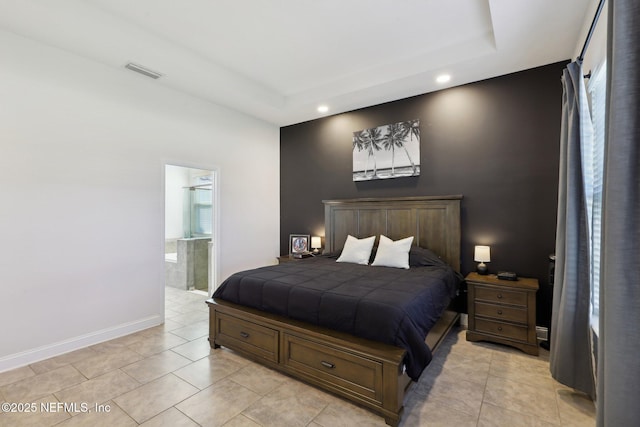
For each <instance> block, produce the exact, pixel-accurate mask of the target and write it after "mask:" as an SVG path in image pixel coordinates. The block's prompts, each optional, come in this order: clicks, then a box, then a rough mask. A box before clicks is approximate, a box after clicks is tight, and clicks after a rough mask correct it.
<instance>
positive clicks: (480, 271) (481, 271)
mask: <svg viewBox="0 0 640 427" xmlns="http://www.w3.org/2000/svg"><path fill="white" fill-rule="evenodd" d="M476 271H477V272H478V274H481V275H483V276H484V275H486V274H488V273H489V269H488V268H487V264H485V263H484V262H481V263H480V264H478V266H477V267H476Z"/></svg>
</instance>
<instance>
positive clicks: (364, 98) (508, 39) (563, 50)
mask: <svg viewBox="0 0 640 427" xmlns="http://www.w3.org/2000/svg"><path fill="white" fill-rule="evenodd" d="M594 1H595V0H562V1H558V0H535V1H532V0H446V1H443V0H375V1H372V0H322V1H320V0H272V1H265V0H135V1H132V0H57V1H51V0H0V28H2V29H5V30H8V31H12V32H14V33H17V34H20V35H23V36H25V37H28V38H31V39H35V40H38V41H41V42H42V43H45V44H48V45H51V46H55V47H58V48H61V49H64V50H67V51H69V52H73V53H75V54H78V55H81V56H83V57H86V58H89V59H92V60H95V61H98V62H100V63H102V64H105V65H107V66H111V67H115V68H117V69H119V70H121V71H122V72H123V73H131V75H132V78H139V79H148V78H147V77H143V76H141V75H137V74H135V75H134V74H133V73H132V72H131V71H129V70H126V69H125V68H124V65H125V64H127V63H129V62H133V63H136V64H139V65H142V66H144V67H146V68H149V69H151V70H154V71H157V72H159V73H161V74H163V76H162V77H161V78H159V79H158V80H155V81H154V84H158V85H163V86H167V87H170V88H172V89H175V90H179V91H182V92H186V93H189V94H191V95H193V96H196V97H199V98H201V99H204V100H207V101H210V102H213V103H216V104H220V105H224V106H227V107H229V108H232V109H235V110H238V111H241V112H244V113H246V114H249V115H252V116H255V117H258V118H260V119H263V120H265V121H268V122H271V123H274V124H277V125H280V126H283V125H289V124H294V123H299V122H302V121H306V120H311V119H315V118H318V117H321V116H322V115H323V114H321V113H319V112H318V111H317V107H318V105H320V104H324V105H326V106H328V107H329V111H328V112H327V113H324V115H328V114H336V113H340V112H345V111H349V110H353V109H357V108H362V107H366V106H370V105H375V104H379V103H383V102H388V101H392V100H396V99H401V98H406V97H408V96H413V95H418V94H422V93H427V92H431V91H434V90H439V89H443V88H446V87H451V86H458V85H460V84H465V83H469V82H474V81H479V80H483V79H487V78H491V77H495V76H499V75H504V74H508V73H512V72H516V71H520V70H524V69H529V68H533V67H537V66H540V65H546V64H550V63H553V62H557V61H561V60H564V59H568V58H571V57H572V56H574V55H575V50H576V47H577V46H578V45H580V44H581V42H582V40H581V37H582V38H583V37H584V35H583V31H582V30H583V24H584V22H586V21H590V17H589V16H588V14H589V13H592V12H591V9H590V8H591V6H592V3H594ZM442 73H447V74H449V75H450V76H451V80H450V81H449V82H447V83H445V84H438V83H436V81H435V78H436V77H437V76H438V75H440V74H442Z"/></svg>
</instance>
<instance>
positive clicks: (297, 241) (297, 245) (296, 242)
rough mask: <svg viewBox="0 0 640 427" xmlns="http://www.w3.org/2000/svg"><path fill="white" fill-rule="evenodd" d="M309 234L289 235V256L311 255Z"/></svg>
mask: <svg viewBox="0 0 640 427" xmlns="http://www.w3.org/2000/svg"><path fill="white" fill-rule="evenodd" d="M310 243H311V237H310V235H309V234H289V255H296V254H307V253H309V244H310Z"/></svg>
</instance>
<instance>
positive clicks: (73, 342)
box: [0, 315, 162, 372]
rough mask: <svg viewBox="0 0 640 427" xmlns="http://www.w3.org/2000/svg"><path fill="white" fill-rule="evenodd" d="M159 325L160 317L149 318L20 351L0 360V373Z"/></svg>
mask: <svg viewBox="0 0 640 427" xmlns="http://www.w3.org/2000/svg"><path fill="white" fill-rule="evenodd" d="M161 323H162V317H161V316H157V315H156V316H149V317H146V318H144V319H140V320H136V321H133V322H128V323H124V324H121V325H118V326H114V327H111V328H106V329H102V330H100V331H96V332H91V333H88V334H85V335H81V336H78V337H74V338H70V339H67V340H64V341H59V342H56V343H53V344H48V345H44V346H41V347H36V348H34V349H31V350H27V351H22V352H20V353H15V354H10V355H8V356H4V357H1V358H0V372H5V371H9V370H11V369H15V368H20V367H22V366H26V365H29V364H31V363H35V362H39V361H41V360H45V359H49V358H50V357H55V356H60V355H61V354H65V353H69V352H70V351H74V350H79V349H81V348H84V347H88V346H90V345H94V344H98V343H101V342H104V341H109V340H112V339H114V338H118V337H121V336H124V335H129V334H131V333H134V332H138V331H141V330H143V329H147V328H151V327H153V326H157V325H160V324H161Z"/></svg>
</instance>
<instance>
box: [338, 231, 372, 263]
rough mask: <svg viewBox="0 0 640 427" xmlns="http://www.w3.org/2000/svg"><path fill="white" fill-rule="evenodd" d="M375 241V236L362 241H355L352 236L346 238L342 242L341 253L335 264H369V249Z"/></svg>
mask: <svg viewBox="0 0 640 427" xmlns="http://www.w3.org/2000/svg"><path fill="white" fill-rule="evenodd" d="M375 241H376V236H371V237H366V238H364V239H356V238H355V237H353V236H352V235H348V236H347V240H346V242H344V248H342V253H341V254H340V257H339V258H338V259H337V260H336V262H352V263H354V264H363V265H368V264H369V257H370V256H371V249H373V243H374V242H375Z"/></svg>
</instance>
